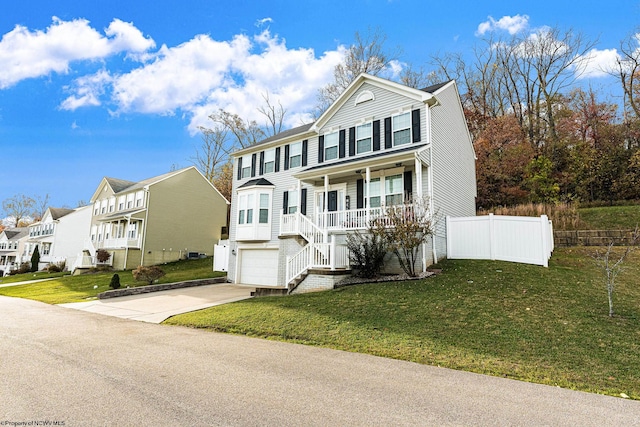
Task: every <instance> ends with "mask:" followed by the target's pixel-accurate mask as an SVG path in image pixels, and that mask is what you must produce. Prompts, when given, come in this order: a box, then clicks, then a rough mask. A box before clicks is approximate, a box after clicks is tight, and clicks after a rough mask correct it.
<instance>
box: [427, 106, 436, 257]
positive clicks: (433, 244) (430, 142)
mask: <svg viewBox="0 0 640 427" xmlns="http://www.w3.org/2000/svg"><path fill="white" fill-rule="evenodd" d="M435 105H437V104H435ZM425 110H426V114H427V143H428V146H429V171H428V172H429V212H431V218H435V212H434V210H433V209H434V207H433V139H432V136H431V106H430V105H429V104H427V108H426V109H425ZM431 252H432V255H433V263H434V264H437V263H438V253H437V251H436V234H435V227H434V233H433V236H431Z"/></svg>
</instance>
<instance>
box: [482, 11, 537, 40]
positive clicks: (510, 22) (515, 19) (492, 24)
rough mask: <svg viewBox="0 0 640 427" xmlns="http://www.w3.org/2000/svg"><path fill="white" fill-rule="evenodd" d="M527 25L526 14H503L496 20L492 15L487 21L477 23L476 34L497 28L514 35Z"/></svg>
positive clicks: (527, 18)
mask: <svg viewBox="0 0 640 427" xmlns="http://www.w3.org/2000/svg"><path fill="white" fill-rule="evenodd" d="M528 25H529V16H528V15H516V16H503V17H502V18H500V19H499V20H497V21H496V20H495V19H494V18H493V17H492V16H489V17H488V18H487V21H485V22H482V23H480V24H479V25H478V29H477V30H476V35H478V36H482V35H484V34H486V33H488V32H493V31H497V30H502V31H507V32H508V33H509V34H511V35H514V34H516V33H519V32H520V31H522V30H524V29H525V28H527V26H528Z"/></svg>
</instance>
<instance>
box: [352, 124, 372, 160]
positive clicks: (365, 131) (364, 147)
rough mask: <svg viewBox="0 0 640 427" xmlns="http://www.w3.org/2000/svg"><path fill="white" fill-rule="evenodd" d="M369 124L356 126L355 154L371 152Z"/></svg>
mask: <svg viewBox="0 0 640 427" xmlns="http://www.w3.org/2000/svg"><path fill="white" fill-rule="evenodd" d="M371 141H373V138H371V123H367V124H364V125H360V126H356V154H360V153H366V152H368V151H371Z"/></svg>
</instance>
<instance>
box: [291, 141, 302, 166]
mask: <svg viewBox="0 0 640 427" xmlns="http://www.w3.org/2000/svg"><path fill="white" fill-rule="evenodd" d="M294 147H300V151H299V153H297V154H294ZM296 157H299V158H300V160H299V163H298V164H297V165H295V166H294V165H293V163H292V160H293V159H294V158H296ZM300 166H302V141H298V142H294V143H292V144H289V169H293V168H298V167H300Z"/></svg>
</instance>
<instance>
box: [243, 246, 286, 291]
mask: <svg viewBox="0 0 640 427" xmlns="http://www.w3.org/2000/svg"><path fill="white" fill-rule="evenodd" d="M241 255H242V257H241V260H240V262H241V264H240V280H239V283H242V284H245V285H266V286H276V285H277V284H278V250H277V249H242V250H241Z"/></svg>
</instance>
